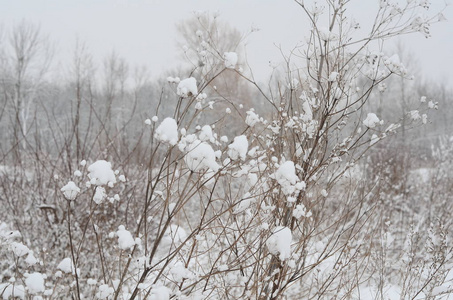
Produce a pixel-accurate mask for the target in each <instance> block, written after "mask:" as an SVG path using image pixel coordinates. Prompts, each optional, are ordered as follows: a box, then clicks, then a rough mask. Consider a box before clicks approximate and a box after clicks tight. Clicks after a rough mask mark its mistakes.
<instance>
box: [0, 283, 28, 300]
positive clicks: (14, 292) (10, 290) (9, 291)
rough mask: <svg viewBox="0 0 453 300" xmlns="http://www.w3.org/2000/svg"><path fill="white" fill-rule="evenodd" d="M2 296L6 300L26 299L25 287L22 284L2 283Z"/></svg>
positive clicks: (0, 290) (0, 285)
mask: <svg viewBox="0 0 453 300" xmlns="http://www.w3.org/2000/svg"><path fill="white" fill-rule="evenodd" d="M0 292H1V293H0V295H1V296H2V298H3V299H4V300H7V299H10V298H11V299H12V297H13V296H14V299H17V298H19V299H22V300H23V299H25V287H24V286H23V285H22V284H12V283H1V284H0Z"/></svg>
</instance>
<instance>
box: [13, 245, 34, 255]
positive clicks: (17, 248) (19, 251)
mask: <svg viewBox="0 0 453 300" xmlns="http://www.w3.org/2000/svg"><path fill="white" fill-rule="evenodd" d="M11 250H12V251H13V253H14V255H15V256H17V257H21V256H24V255H27V254H28V252H30V249H28V247H27V246H25V245H24V244H22V243H17V242H12V243H11Z"/></svg>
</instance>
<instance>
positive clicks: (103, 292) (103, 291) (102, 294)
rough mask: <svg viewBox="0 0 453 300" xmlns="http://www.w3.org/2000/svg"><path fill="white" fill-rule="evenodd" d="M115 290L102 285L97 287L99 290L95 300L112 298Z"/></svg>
mask: <svg viewBox="0 0 453 300" xmlns="http://www.w3.org/2000/svg"><path fill="white" fill-rule="evenodd" d="M114 292H115V290H114V289H113V288H112V287H109V285H108V284H103V285H101V286H99V290H98V292H97V293H96V298H98V299H107V298H108V297H110V296H112V295H113V293H114Z"/></svg>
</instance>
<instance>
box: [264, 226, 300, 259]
mask: <svg viewBox="0 0 453 300" xmlns="http://www.w3.org/2000/svg"><path fill="white" fill-rule="evenodd" d="M292 238H293V237H292V234H291V230H290V229H289V228H288V227H283V226H277V227H275V229H274V230H273V231H272V235H271V236H270V237H269V238H268V239H267V241H266V246H267V249H268V250H269V252H270V253H271V254H273V255H278V258H279V259H280V260H281V261H284V260H287V259H288V258H290V257H291V242H292Z"/></svg>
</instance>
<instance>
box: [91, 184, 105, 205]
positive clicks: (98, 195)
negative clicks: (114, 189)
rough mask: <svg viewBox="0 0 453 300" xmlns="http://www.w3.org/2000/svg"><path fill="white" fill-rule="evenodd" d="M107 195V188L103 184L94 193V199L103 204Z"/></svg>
mask: <svg viewBox="0 0 453 300" xmlns="http://www.w3.org/2000/svg"><path fill="white" fill-rule="evenodd" d="M106 197H107V194H106V193H105V189H104V188H103V187H102V186H98V187H96V192H95V193H94V196H93V201H94V202H96V204H101V203H102V202H103V201H104V199H105V198H106Z"/></svg>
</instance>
